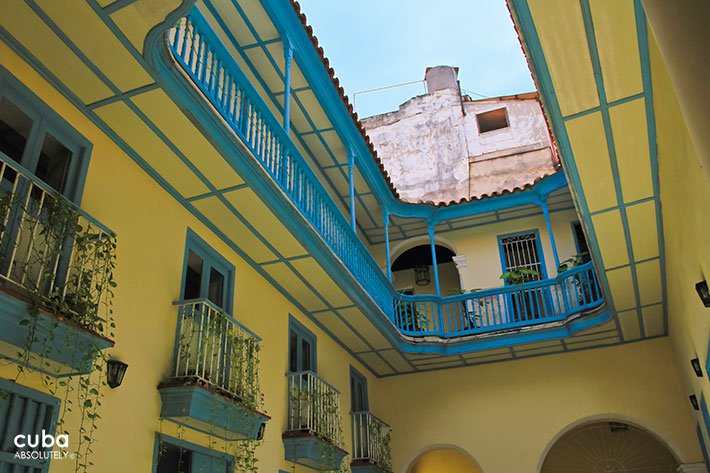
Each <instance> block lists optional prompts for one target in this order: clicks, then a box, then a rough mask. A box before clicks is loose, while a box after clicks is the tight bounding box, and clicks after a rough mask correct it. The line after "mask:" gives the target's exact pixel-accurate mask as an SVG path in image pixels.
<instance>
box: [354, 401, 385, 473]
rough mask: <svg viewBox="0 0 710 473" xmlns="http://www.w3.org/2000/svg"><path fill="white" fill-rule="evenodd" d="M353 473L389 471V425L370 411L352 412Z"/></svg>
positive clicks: (383, 472)
mask: <svg viewBox="0 0 710 473" xmlns="http://www.w3.org/2000/svg"><path fill="white" fill-rule="evenodd" d="M352 426H353V459H352V462H351V463H350V468H351V470H352V471H353V472H354V473H391V472H392V457H391V454H390V426H389V425H387V424H385V423H384V422H383V421H382V420H380V419H378V418H377V417H375V416H374V415H372V414H371V413H370V412H353V413H352Z"/></svg>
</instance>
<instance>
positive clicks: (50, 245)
mask: <svg viewBox="0 0 710 473" xmlns="http://www.w3.org/2000/svg"><path fill="white" fill-rule="evenodd" d="M6 175H8V174H6ZM14 179H19V180H20V182H21V184H22V185H19V186H17V187H16V189H18V190H16V191H15V192H12V193H9V192H8V193H5V194H3V195H2V197H0V222H1V224H0V242H1V247H0V268H1V269H2V272H1V274H0V284H1V285H2V286H3V288H4V289H5V290H7V291H9V292H13V293H18V294H20V295H21V296H23V297H24V298H26V299H28V300H29V306H30V310H29V311H28V315H27V318H25V319H23V320H21V321H20V324H21V325H23V326H24V327H25V329H26V331H27V336H26V339H25V342H24V345H23V346H22V347H21V349H20V351H19V352H18V353H17V360H18V363H17V378H16V380H17V379H18V378H19V377H20V375H21V374H22V373H24V372H30V371H37V370H39V371H41V372H43V373H48V372H50V371H51V366H52V365H51V363H50V361H49V359H48V357H49V355H50V354H52V355H57V354H58V353H59V354H65V355H67V354H68V355H70V359H71V360H73V363H74V365H76V366H80V367H90V369H89V370H88V371H89V372H88V374H83V375H78V374H75V375H72V376H69V377H66V378H57V377H54V376H52V375H50V374H43V375H42V382H43V384H44V385H45V386H46V387H47V389H48V391H49V392H50V394H52V395H55V396H58V397H61V398H62V407H61V409H60V413H59V417H58V422H57V431H58V432H62V431H63V429H64V419H65V416H66V414H68V413H72V412H76V413H77V414H78V415H79V430H78V436H77V435H76V434H77V432H74V433H73V436H74V438H76V452H75V457H74V458H75V470H76V471H87V470H88V469H90V468H91V466H92V465H93V463H92V462H91V460H90V456H91V454H92V453H93V448H92V445H93V438H94V435H93V434H94V431H95V429H96V428H97V427H98V423H99V420H100V418H101V416H100V414H99V409H100V407H101V399H102V389H103V388H104V386H105V384H106V379H105V369H104V367H105V363H106V361H107V355H106V353H105V352H104V351H102V350H101V348H100V347H99V344H98V340H99V339H100V338H99V337H107V338H113V337H114V334H113V330H114V328H115V323H114V322H113V295H114V294H113V290H114V288H115V287H116V282H115V280H114V278H113V271H114V269H115V265H116V263H115V261H116V256H115V251H116V238H115V236H114V235H113V234H111V233H110V232H108V231H107V230H105V229H103V228H102V227H100V226H99V225H98V224H96V223H94V222H92V221H91V220H90V219H88V218H87V217H86V216H85V215H84V214H82V213H81V212H80V211H79V210H78V209H77V208H76V207H74V206H73V205H72V204H71V203H69V202H68V201H67V200H66V199H65V198H64V197H63V196H62V195H60V194H58V193H56V192H53V191H50V190H46V189H44V188H42V187H40V186H38V185H37V184H35V183H34V182H33V181H32V180H30V179H28V178H27V177H24V176H23V175H22V174H20V173H19V172H16V174H15V175H14ZM82 332H88V333H90V334H93V335H95V337H90V338H89V340H93V341H91V342H89V345H90V346H89V347H88V348H86V344H85V343H84V344H82V343H79V342H80V340H86V339H87V338H86V336H85V335H84V334H83V333H82ZM59 333H62V334H63V335H62V336H61V337H59V335H58V334H59ZM80 346H81V347H83V348H82V349H81V350H80V349H79V347H80ZM37 359H39V361H37ZM64 433H68V432H66V431H64Z"/></svg>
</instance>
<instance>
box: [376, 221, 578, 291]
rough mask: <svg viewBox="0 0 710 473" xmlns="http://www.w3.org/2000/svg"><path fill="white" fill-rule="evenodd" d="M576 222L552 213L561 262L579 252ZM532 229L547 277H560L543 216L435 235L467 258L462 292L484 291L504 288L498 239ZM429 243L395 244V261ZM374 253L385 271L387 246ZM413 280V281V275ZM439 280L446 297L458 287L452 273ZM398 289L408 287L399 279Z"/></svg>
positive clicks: (461, 270)
mask: <svg viewBox="0 0 710 473" xmlns="http://www.w3.org/2000/svg"><path fill="white" fill-rule="evenodd" d="M577 220H578V217H577V214H576V212H575V211H574V210H563V211H559V212H552V213H550V223H551V225H552V232H553V234H554V237H555V244H556V246H557V252H558V255H559V258H560V260H561V261H564V260H566V259H567V258H569V257H570V256H573V255H575V254H576V253H577V249H576V247H575V242H574V235H573V233H572V223H573V222H575V221H577ZM530 230H536V231H537V232H538V233H539V237H540V244H541V246H542V252H543V258H544V260H545V269H546V271H547V276H548V277H554V276H555V275H556V274H557V267H556V266H555V259H554V256H553V253H552V245H551V243H550V236H549V233H548V231H547V226H546V225H545V219H544V217H543V216H542V214H540V215H538V216H533V217H524V218H518V219H513V220H507V221H504V222H498V223H491V224H488V225H481V226H478V227H472V228H467V229H462V230H455V231H448V232H444V233H440V234H437V235H436V241H437V243H438V244H442V245H444V246H446V247H448V248H450V249H451V250H452V251H453V252H454V253H455V254H456V255H457V256H466V266H465V267H462V268H459V270H458V273H459V274H460V278H461V284H462V289H485V288H490V287H498V286H502V285H503V281H501V279H500V276H501V274H502V272H503V264H502V261H501V254H500V249H499V244H498V237H499V236H500V235H507V234H511V233H519V232H526V231H530ZM428 243H429V237H428V236H421V237H417V238H412V239H410V240H406V241H402V242H397V243H396V244H392V245H391V252H392V261H394V260H395V259H396V258H397V256H399V255H400V254H401V253H403V252H404V251H406V250H407V249H409V248H411V247H413V246H417V245H421V244H428ZM371 251H372V253H373V256H374V257H375V259H376V260H377V262H378V264H379V265H380V266H381V267H383V268H386V264H385V246H384V244H380V245H374V246H372V247H371ZM398 277H399V276H398ZM405 277H406V276H405ZM411 277H412V278H413V274H412V276H411ZM432 277H433V272H432ZM440 281H441V290H442V294H443V295H446V294H447V290H448V289H449V286H451V287H456V285H457V284H458V281H456V280H455V279H453V276H450V275H449V273H443V272H442V273H441V274H440ZM395 286H396V287H398V288H400V287H405V286H400V285H399V283H398V282H397V280H395ZM432 287H433V282H432Z"/></svg>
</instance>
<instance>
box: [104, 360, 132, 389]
mask: <svg viewBox="0 0 710 473" xmlns="http://www.w3.org/2000/svg"><path fill="white" fill-rule="evenodd" d="M126 369H128V365H127V364H126V363H124V362H122V361H118V360H108V362H107V367H106V383H107V384H108V385H109V386H111V388H112V389H113V388H117V387H119V386H120V385H121V383H122V382H123V377H124V376H125V375H126Z"/></svg>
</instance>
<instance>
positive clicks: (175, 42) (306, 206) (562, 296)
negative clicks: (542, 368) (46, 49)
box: [165, 9, 604, 351]
mask: <svg viewBox="0 0 710 473" xmlns="http://www.w3.org/2000/svg"><path fill="white" fill-rule="evenodd" d="M165 38H166V44H167V48H168V50H169V52H170V54H171V55H172V58H173V60H174V61H175V63H176V64H177V65H178V66H179V67H178V70H179V71H180V73H181V75H183V76H184V77H185V78H186V79H187V80H189V81H190V82H192V83H193V84H194V85H195V86H196V87H197V88H198V89H199V90H200V92H201V95H203V96H204V98H206V100H207V101H208V102H209V103H210V104H211V106H212V108H213V109H214V111H215V112H216V113H217V114H218V115H219V116H220V118H221V119H222V122H223V123H224V124H225V125H226V126H227V127H229V129H230V130H231V131H232V132H234V134H235V135H236V136H237V137H238V138H239V140H240V141H241V142H242V143H243V144H244V145H245V146H246V147H247V148H248V149H249V150H250V152H251V154H252V155H253V157H254V158H255V160H256V161H257V162H258V164H259V167H260V168H261V170H262V171H264V172H265V173H266V174H268V176H270V178H271V179H272V180H273V182H274V183H275V184H276V186H278V188H279V189H280V190H281V191H282V193H283V195H284V196H285V197H286V198H287V199H288V201H289V202H290V203H291V204H293V206H294V207H295V208H296V209H297V210H298V212H299V213H300V215H301V216H302V217H303V219H305V220H306V221H307V222H308V224H309V226H310V227H311V228H312V229H313V230H314V231H315V232H316V233H317V234H318V236H319V237H320V239H322V240H323V241H324V242H325V244H326V245H327V247H328V248H329V249H330V251H331V252H332V254H333V255H334V256H335V258H337V260H339V262H340V263H342V265H343V266H344V267H345V268H347V271H348V272H349V274H350V276H352V278H353V279H354V281H356V282H357V284H356V285H353V288H356V289H362V291H363V292H364V293H365V294H366V297H365V298H360V299H358V300H359V301H360V302H362V305H363V306H367V307H371V308H372V309H375V310H377V311H379V313H376V314H375V316H372V315H370V318H371V319H373V320H375V319H376V318H377V317H380V320H379V321H376V322H377V323H378V324H381V325H380V326H381V327H383V328H384V329H385V330H391V332H390V334H389V335H391V336H392V338H393V339H394V338H400V339H401V338H402V337H401V335H404V336H405V337H404V338H405V339H406V338H409V340H407V342H409V343H400V347H401V348H402V349H403V350H405V351H407V350H411V351H416V349H414V348H412V347H413V346H414V345H413V344H412V342H416V341H417V340H415V339H413V338H411V337H439V338H440V339H442V340H440V341H442V342H445V341H447V340H446V339H454V338H455V339H459V338H460V337H462V336H469V337H474V338H475V337H477V336H480V335H481V334H489V335H493V334H498V333H503V332H505V331H510V330H512V331H516V330H523V329H525V328H526V327H536V328H544V327H545V326H546V324H548V323H549V324H552V323H558V324H560V323H564V322H565V321H569V320H571V319H572V318H574V317H576V316H577V315H579V314H582V313H583V312H585V311H587V310H593V309H595V308H597V307H600V306H601V305H602V304H603V302H604V301H603V295H602V293H601V291H600V287H599V285H598V284H597V281H596V277H595V275H594V268H593V267H592V266H591V263H590V264H589V265H588V266H587V267H586V268H584V269H579V268H576V269H574V270H571V272H569V273H565V274H563V275H560V276H558V277H556V278H551V279H548V280H545V281H537V282H535V283H527V284H525V285H523V286H506V287H503V288H497V289H491V290H485V291H480V292H477V293H474V294H472V293H469V294H465V295H460V296H454V297H441V296H406V295H403V294H400V293H398V292H397V291H396V290H395V289H394V287H393V285H392V283H391V282H390V281H389V280H388V277H387V276H386V275H385V274H384V273H383V271H382V269H381V268H380V266H379V264H378V263H377V262H376V261H375V259H374V258H373V257H372V255H371V254H370V252H369V251H368V249H367V248H366V247H365V246H364V244H363V243H362V242H361V241H360V239H359V238H358V236H357V234H356V233H355V232H354V231H353V229H352V226H351V224H350V222H349V221H348V220H347V219H346V218H345V216H344V215H343V213H342V212H341V211H340V209H339V208H338V207H337V206H336V204H335V203H334V201H333V199H332V198H331V196H330V195H329V194H328V192H327V191H326V189H325V187H324V186H323V185H322V184H321V182H320V181H319V179H318V178H317V177H316V175H315V174H314V172H313V170H312V169H311V167H310V165H309V161H308V160H307V159H305V158H304V157H303V156H302V155H301V154H300V152H299V150H298V148H297V147H296V146H295V145H294V144H293V142H292V141H291V139H290V138H289V136H288V134H287V133H286V131H285V130H284V129H283V126H282V124H281V123H280V122H279V121H278V120H277V119H276V117H275V116H274V115H273V114H272V112H271V111H270V109H269V107H268V106H267V104H266V103H265V102H264V100H263V99H262V98H261V97H260V96H259V94H258V93H257V92H256V90H255V89H254V87H253V86H252V85H251V83H250V81H249V79H248V78H247V77H246V76H245V75H244V73H243V72H242V71H241V69H240V68H239V66H238V65H237V63H236V62H235V60H234V58H232V56H231V54H230V52H229V50H227V48H226V47H225V46H224V45H223V44H222V42H221V40H220V38H219V37H218V36H217V35H216V33H215V32H214V30H213V29H212V27H211V25H210V23H209V22H208V21H207V20H206V19H205V17H204V16H202V14H201V13H200V11H199V10H198V9H193V10H192V11H191V12H190V14H189V15H188V16H187V17H185V18H183V19H182V20H180V21H179V22H178V24H177V25H176V26H175V27H174V28H171V29H170V30H169V31H168V32H167V33H166V36H165ZM565 182H566V181H565ZM506 197H510V196H503V197H502V198H506ZM516 198H517V199H519V194H516V195H515V196H514V197H513V200H511V202H513V201H514V202H518V203H519V205H521V204H522V203H529V202H527V201H525V202H523V201H524V199H522V200H515V199H516ZM510 205H513V204H510ZM385 207H386V206H385ZM420 207H422V208H420ZM423 207H426V206H416V205H413V204H412V205H410V206H409V207H407V208H408V209H409V210H408V211H411V212H414V213H415V214H416V217H417V218H423V219H429V221H430V223H432V224H435V223H440V221H437V220H436V219H444V217H434V214H433V213H432V212H435V211H438V209H437V210H432V209H430V208H423ZM412 209H414V210H412ZM469 209H470V208H468V207H465V206H460V207H456V208H452V209H450V212H449V213H447V214H446V215H449V216H450V217H447V218H456V217H461V216H464V215H468V214H470V213H471V212H472V210H469ZM387 211H388V210H386V212H385V213H387ZM420 211H421V212H420ZM437 215H438V214H437ZM413 216H414V215H413ZM444 220H445V219H444ZM432 228H433V227H432ZM338 266H339V265H338ZM575 275H576V276H575ZM583 281H588V282H584V283H583ZM581 284H588V286H589V287H588V288H587V289H584V291H585V292H584V294H583V298H582V299H580V298H579V297H576V296H575V295H574V291H575V290H576V289H575V288H576V287H578V286H579V285H581ZM580 287H581V286H580ZM585 287H587V286H585ZM353 292H354V291H353ZM353 300H355V299H353ZM363 301H364V302H363ZM372 309H367V310H365V312H367V313H368V314H372V311H373V310H372ZM384 319H386V320H384ZM395 329H396V330H395ZM560 336H564V334H563V335H560ZM429 341H433V340H429Z"/></svg>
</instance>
